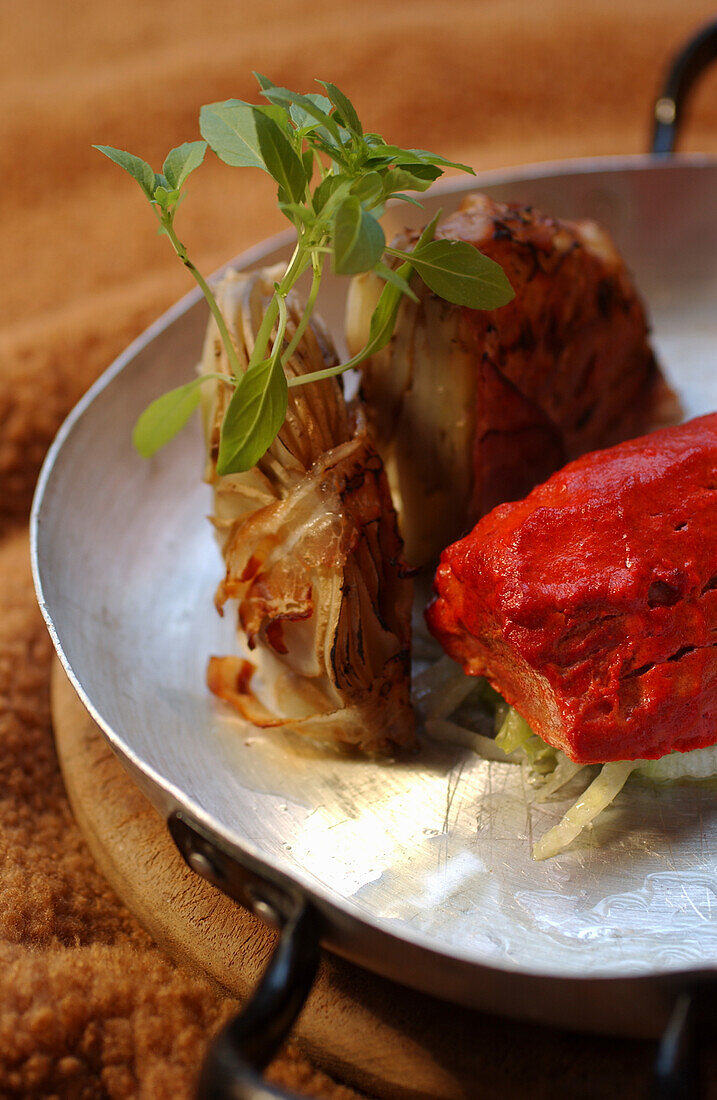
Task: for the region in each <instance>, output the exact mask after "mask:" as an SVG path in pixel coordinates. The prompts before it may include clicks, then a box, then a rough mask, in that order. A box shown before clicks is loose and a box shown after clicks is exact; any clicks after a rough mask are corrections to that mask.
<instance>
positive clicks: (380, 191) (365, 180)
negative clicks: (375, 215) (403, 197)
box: [351, 172, 385, 206]
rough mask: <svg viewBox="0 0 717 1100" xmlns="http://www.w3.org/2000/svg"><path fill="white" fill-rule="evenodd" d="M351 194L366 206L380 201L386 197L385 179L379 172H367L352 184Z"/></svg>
mask: <svg viewBox="0 0 717 1100" xmlns="http://www.w3.org/2000/svg"><path fill="white" fill-rule="evenodd" d="M351 194H352V195H355V196H356V198H357V199H358V200H359V202H361V203H363V204H364V205H366V206H372V205H373V204H374V203H375V202H380V201H381V200H382V199H383V197H384V194H385V192H384V180H383V177H382V176H381V175H380V174H379V173H378V172H365V173H364V175H363V176H359V178H358V179H357V180H354V182H353V183H352V184H351Z"/></svg>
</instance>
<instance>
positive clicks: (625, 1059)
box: [52, 662, 654, 1100]
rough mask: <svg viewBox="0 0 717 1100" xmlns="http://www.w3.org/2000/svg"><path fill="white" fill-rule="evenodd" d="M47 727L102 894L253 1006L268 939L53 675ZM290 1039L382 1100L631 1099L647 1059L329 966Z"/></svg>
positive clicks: (620, 1044)
mask: <svg viewBox="0 0 717 1100" xmlns="http://www.w3.org/2000/svg"><path fill="white" fill-rule="evenodd" d="M52 715H53V721H54V728H55V739H56V743H57V751H58V755H59V758H60V765H61V767H62V772H63V775H64V779H65V785H66V787H67V793H68V796H69V799H70V803H71V805H72V809H73V812H74V815H75V818H76V819H77V822H78V824H79V826H80V828H81V830H82V832H83V834H84V836H85V839H86V840H87V843H88V845H89V847H90V849H91V851H92V854H93V856H94V858H95V859H96V861H97V863H98V865H99V866H100V868H101V869H102V871H103V873H104V875H105V876H106V878H107V880H108V881H109V883H110V884H111V885H112V887H113V888H114V890H115V891H116V893H117V894H118V895H119V897H120V898H121V899H122V901H123V902H124V903H125V905H127V907H128V908H129V909H130V910H131V911H132V912H133V913H134V914H135V916H136V917H137V919H138V920H139V921H140V922H141V924H142V925H143V926H144V927H145V928H146V929H147V931H148V932H149V933H150V935H151V936H152V937H153V938H154V939H155V940H156V941H157V943H159V944H160V946H161V947H162V948H164V949H165V950H166V951H167V952H168V954H170V955H171V956H173V957H174V958H175V959H177V960H178V961H179V962H180V963H182V964H184V965H185V966H187V967H189V968H191V969H193V970H194V971H198V972H200V973H202V974H203V975H205V976H208V977H210V978H211V979H212V980H213V981H214V982H216V983H217V985H218V986H219V987H221V988H222V989H223V990H226V991H228V992H230V993H231V994H233V995H235V996H237V997H239V998H240V999H242V1000H243V999H245V998H246V997H248V996H249V994H250V993H251V990H252V989H253V987H254V986H255V985H256V983H257V981H258V979H259V976H260V974H261V972H262V970H263V968H264V966H265V965H266V962H267V960H268V958H269V955H270V954H271V950H272V948H273V945H274V943H275V933H274V932H273V931H271V930H270V929H269V928H268V927H267V926H266V925H264V924H263V923H262V922H261V921H259V920H258V919H257V918H255V917H254V916H253V915H252V914H250V913H249V912H247V911H246V910H244V909H242V908H241V907H240V906H239V905H237V904H236V903H235V902H233V901H231V900H229V899H228V898H226V897H225V896H224V895H223V894H221V893H220V892H219V891H218V890H216V889H215V888H214V887H212V886H210V885H209V884H208V883H206V882H205V881H204V880H203V879H200V878H199V877H198V876H197V875H195V874H193V873H192V872H191V871H190V870H189V869H188V868H187V867H186V866H185V864H184V862H183V861H182V859H181V858H180V856H179V855H178V853H177V851H176V849H175V847H174V844H173V842H172V840H171V839H170V836H169V833H168V832H167V829H166V825H165V823H164V821H163V820H162V818H161V817H160V816H159V814H158V813H157V811H156V810H155V809H154V807H153V806H152V805H151V804H150V803H149V802H148V801H147V799H146V798H145V796H144V795H143V794H142V793H141V792H140V791H139V789H138V788H137V787H136V786H135V785H134V783H133V782H132V780H131V779H130V778H129V776H128V775H127V773H126V772H125V771H124V769H123V767H122V765H121V764H120V763H119V761H118V760H117V758H116V757H115V756H114V754H113V753H112V751H111V749H110V748H109V746H108V745H107V743H106V741H105V739H104V737H103V736H102V734H101V732H100V730H99V728H98V727H97V726H96V725H95V723H94V722H93V720H92V719H91V718H90V716H89V715H88V713H87V711H86V710H85V709H84V707H83V705H82V704H81V702H80V701H79V699H78V698H77V695H76V694H75V692H74V689H73V688H72V686H71V685H70V683H69V681H68V680H67V678H66V676H65V674H64V672H63V670H62V668H61V666H60V665H59V662H57V663H56V665H55V668H54V670H53V679H52ZM294 1038H295V1039H296V1041H297V1042H298V1044H299V1045H300V1046H301V1048H302V1050H303V1051H304V1052H305V1053H306V1055H307V1056H308V1057H309V1058H310V1059H312V1060H313V1061H314V1062H315V1063H316V1064H318V1065H320V1066H321V1068H322V1069H324V1070H326V1071H327V1072H328V1073H330V1074H332V1075H333V1076H334V1077H335V1078H337V1079H339V1080H341V1081H344V1082H346V1083H347V1084H351V1085H353V1086H354V1087H355V1088H359V1089H361V1090H363V1091H364V1092H366V1093H367V1094H368V1095H370V1096H374V1097H380V1098H387V1100H389V1098H394V1097H404V1098H405V1097H411V1098H419V1097H431V1098H441V1100H444V1098H445V1100H458V1098H468V1097H480V1098H481V1100H493V1098H495V1100H511V1098H522V1097H530V1098H531V1100H540V1098H542V1097H544V1098H546V1100H547V1098H548V1097H550V1098H551V1100H553V1098H554V1097H555V1095H556V1092H557V1095H559V1096H565V1097H571V1098H575V1100H580V1098H585V1100H588V1098H590V1100H593V1098H594V1100H598V1098H603V1097H607V1096H611V1095H614V1094H615V1092H616V1090H617V1089H619V1090H620V1092H621V1093H622V1094H623V1095H625V1096H638V1095H643V1094H644V1092H645V1087H646V1081H647V1079H648V1076H649V1067H650V1063H651V1059H652V1056H653V1050H654V1047H653V1044H651V1043H649V1042H642V1041H635V1040H618V1039H609V1038H604V1037H597V1036H580V1035H575V1034H571V1033H567V1032H559V1031H555V1030H552V1029H547V1028H541V1027H537V1026H535V1025H531V1024H525V1023H519V1022H516V1021H510V1020H503V1019H500V1018H498V1017H492V1016H488V1015H485V1014H483V1013H478V1012H474V1011H469V1010H466V1009H461V1008H457V1007H455V1006H452V1005H448V1004H446V1003H444V1002H442V1001H438V1000H437V999H434V998H431V997H427V996H424V995H422V994H418V993H414V992H412V991H411V990H408V989H404V988H403V987H401V986H399V985H396V984H395V983H393V982H389V981H387V980H385V979H383V978H379V977H377V976H375V975H373V974H370V973H369V972H367V971H364V970H362V969H360V968H359V967H356V966H354V965H352V964H350V963H348V962H346V961H344V960H342V959H339V958H337V957H336V956H334V955H330V954H328V953H325V954H324V957H323V961H322V965H321V970H320V973H319V977H318V980H317V982H316V985H315V987H314V990H313V992H312V993H311V996H310V998H309V1001H308V1002H307V1005H306V1007H305V1009H304V1011H303V1012H302V1014H301V1017H300V1018H299V1021H298V1023H297V1026H296V1029H295V1035H294Z"/></svg>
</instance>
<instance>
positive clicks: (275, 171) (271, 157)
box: [255, 113, 306, 202]
mask: <svg viewBox="0 0 717 1100" xmlns="http://www.w3.org/2000/svg"><path fill="white" fill-rule="evenodd" d="M255 124H256V133H257V137H258V139H259V150H260V153H261V156H262V158H263V161H264V164H265V165H266V167H267V170H268V172H269V174H270V175H271V176H273V177H274V179H275V180H276V182H277V183H278V184H279V187H281V188H282V190H284V191H285V192H286V194H287V195H288V196H289V199H290V200H291V201H292V202H301V200H302V199H303V197H304V192H305V191H306V172H305V171H304V165H303V164H302V161H301V157H300V156H299V155H298V154H297V153H296V152H295V151H294V149H293V147H292V145H291V142H290V141H289V140H288V138H286V137H285V136H284V134H283V133H282V131H281V130H280V129H279V127H278V126H277V124H276V123H275V122H274V120H273V119H272V118H269V117H268V116H267V115H265V114H263V113H260V114H257V116H256V119H255Z"/></svg>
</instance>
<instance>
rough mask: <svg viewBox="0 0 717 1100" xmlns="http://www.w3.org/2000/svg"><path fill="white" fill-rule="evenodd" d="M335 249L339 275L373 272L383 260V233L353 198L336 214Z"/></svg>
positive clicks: (335, 265)
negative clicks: (372, 269)
mask: <svg viewBox="0 0 717 1100" xmlns="http://www.w3.org/2000/svg"><path fill="white" fill-rule="evenodd" d="M333 246H334V271H335V272H336V274H337V275H357V274H358V273H359V272H360V271H370V270H371V268H373V267H374V266H375V265H376V264H377V263H378V261H379V260H380V259H381V257H382V256H383V251H384V249H385V247H386V238H385V237H384V235H383V229H382V228H381V226H380V225H379V223H378V222H377V221H376V219H375V218H374V217H373V216H372V215H371V214H369V213H368V212H367V211H366V210H364V209H363V207H362V206H361V203H360V202H359V200H358V199H357V198H355V197H354V196H352V195H350V196H349V197H348V198H347V199H344V201H343V202H342V203H341V205H340V206H339V208H338V210H337V211H336V215H335V218H334V233H333Z"/></svg>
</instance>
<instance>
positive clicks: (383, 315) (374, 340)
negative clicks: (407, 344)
mask: <svg viewBox="0 0 717 1100" xmlns="http://www.w3.org/2000/svg"><path fill="white" fill-rule="evenodd" d="M403 266H407V265H403ZM402 298H403V292H402V291H401V290H399V289H398V287H396V286H393V285H392V284H391V283H386V285H385V287H384V288H383V290H382V291H381V297H380V298H379V300H378V302H377V303H376V308H375V309H374V311H373V313H372V314H371V323H370V325H369V331H368V341H367V344H366V349H365V351H366V355H367V356H368V355H373V354H374V352H376V351H380V350H381V348H383V347H385V346H386V344H387V343H388V342H389V340H390V339H391V336H392V335H393V330H394V328H395V327H396V315H397V313H398V307H399V306H400V304H401V299H402Z"/></svg>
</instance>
